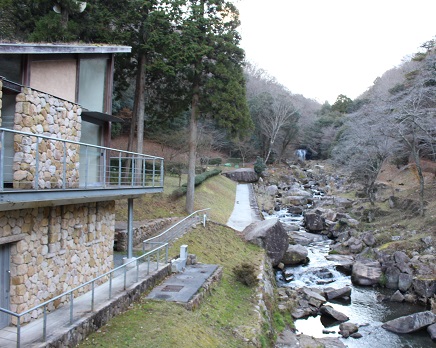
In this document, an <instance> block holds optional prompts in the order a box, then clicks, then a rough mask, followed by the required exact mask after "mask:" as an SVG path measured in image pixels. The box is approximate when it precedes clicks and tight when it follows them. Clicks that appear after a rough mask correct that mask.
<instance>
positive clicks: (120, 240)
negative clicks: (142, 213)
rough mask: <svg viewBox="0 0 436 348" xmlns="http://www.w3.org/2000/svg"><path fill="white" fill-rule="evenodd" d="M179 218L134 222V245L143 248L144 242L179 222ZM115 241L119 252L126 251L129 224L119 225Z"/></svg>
mask: <svg viewBox="0 0 436 348" xmlns="http://www.w3.org/2000/svg"><path fill="white" fill-rule="evenodd" d="M177 220H178V219H177V218H163V219H156V220H149V221H141V222H134V225H133V245H134V246H142V242H143V241H144V240H146V239H148V238H150V237H152V236H155V235H157V234H159V233H161V232H163V230H164V229H165V228H167V227H169V226H170V225H172V224H174V223H176V222H177ZM115 241H116V250H117V251H126V250H127V244H128V235H127V223H118V226H116V230H115Z"/></svg>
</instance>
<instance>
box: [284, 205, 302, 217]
mask: <svg viewBox="0 0 436 348" xmlns="http://www.w3.org/2000/svg"><path fill="white" fill-rule="evenodd" d="M303 211H304V208H303V207H302V206H300V205H298V206H295V205H293V206H290V207H288V213H291V214H295V215H300V214H303Z"/></svg>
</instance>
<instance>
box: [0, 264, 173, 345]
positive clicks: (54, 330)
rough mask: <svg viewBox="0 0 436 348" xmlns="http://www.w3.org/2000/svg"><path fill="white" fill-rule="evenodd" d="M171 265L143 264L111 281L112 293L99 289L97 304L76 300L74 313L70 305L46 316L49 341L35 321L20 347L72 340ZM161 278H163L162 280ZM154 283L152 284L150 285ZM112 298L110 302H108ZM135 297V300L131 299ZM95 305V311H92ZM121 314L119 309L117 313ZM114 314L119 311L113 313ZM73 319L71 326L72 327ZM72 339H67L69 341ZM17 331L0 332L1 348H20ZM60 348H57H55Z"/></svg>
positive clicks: (24, 328) (106, 285) (104, 287)
mask: <svg viewBox="0 0 436 348" xmlns="http://www.w3.org/2000/svg"><path fill="white" fill-rule="evenodd" d="M169 269H170V265H169V264H168V263H159V264H157V263H156V262H152V263H150V264H148V262H145V263H141V264H140V265H139V267H138V268H137V267H133V268H132V269H130V270H128V271H127V272H126V274H125V276H124V274H119V275H118V276H117V277H115V278H113V279H112V282H111V290H109V282H106V283H104V284H102V285H100V286H98V287H97V286H96V288H95V291H94V300H92V292H91V291H89V292H87V293H85V294H84V295H81V296H79V297H77V298H74V310H73V312H72V313H71V312H70V304H69V303H67V304H65V305H63V306H61V307H59V308H58V309H56V310H55V311H53V312H50V313H49V314H47V324H46V325H47V328H46V333H47V334H46V335H47V337H46V341H45V342H44V340H43V327H44V325H43V318H40V319H37V320H33V321H32V322H30V323H29V324H26V325H23V326H22V327H21V335H20V336H21V342H20V343H21V344H20V346H21V347H45V346H46V344H47V342H55V341H56V340H59V339H62V340H63V339H64V338H65V337H69V336H68V335H69V332H70V331H71V330H74V329H75V328H76V327H80V326H83V323H84V320H86V319H87V318H90V317H92V316H94V315H96V314H97V313H98V312H99V311H101V310H106V309H107V308H108V307H109V306H110V304H111V303H115V302H116V301H118V300H119V299H120V298H121V297H123V296H126V294H127V293H128V292H129V291H133V292H134V293H135V295H137V288H138V287H143V285H142V284H143V283H144V282H147V281H150V280H151V278H152V277H154V276H155V275H157V274H158V273H161V272H162V271H165V272H164V274H163V277H165V275H166V274H168V273H169ZM160 277H162V276H160ZM151 283H153V281H152V282H151ZM109 295H110V298H109ZM132 297H135V296H132ZM92 301H94V310H93V311H92V310H91V305H92ZM118 310H119V309H118ZM113 311H116V309H114V310H113ZM70 316H72V322H73V323H72V324H70ZM69 340H70V338H67V341H69ZM55 345H56V344H55ZM17 346H18V345H17V327H15V326H8V327H5V328H3V329H1V330H0V347H2V348H3V347H8V348H9V347H17ZM56 346H57V345H56Z"/></svg>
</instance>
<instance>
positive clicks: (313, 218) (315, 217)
mask: <svg viewBox="0 0 436 348" xmlns="http://www.w3.org/2000/svg"><path fill="white" fill-rule="evenodd" d="M324 222H325V219H324V218H323V217H322V216H321V215H319V214H316V213H306V214H304V225H305V226H306V228H307V230H308V231H309V232H320V231H322V230H323V229H324V227H325V225H324Z"/></svg>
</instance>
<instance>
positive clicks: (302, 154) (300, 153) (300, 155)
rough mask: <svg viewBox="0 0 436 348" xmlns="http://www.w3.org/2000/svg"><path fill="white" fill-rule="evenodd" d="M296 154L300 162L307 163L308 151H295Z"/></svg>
mask: <svg viewBox="0 0 436 348" xmlns="http://www.w3.org/2000/svg"><path fill="white" fill-rule="evenodd" d="M295 154H296V155H297V157H298V159H299V160H301V161H305V160H306V154H307V150H305V149H298V150H297V151H295Z"/></svg>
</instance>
